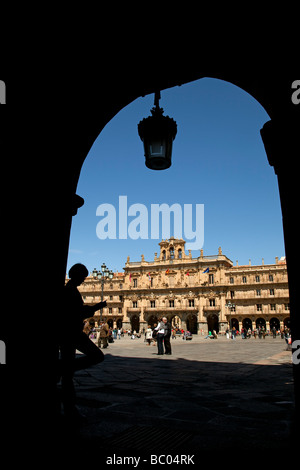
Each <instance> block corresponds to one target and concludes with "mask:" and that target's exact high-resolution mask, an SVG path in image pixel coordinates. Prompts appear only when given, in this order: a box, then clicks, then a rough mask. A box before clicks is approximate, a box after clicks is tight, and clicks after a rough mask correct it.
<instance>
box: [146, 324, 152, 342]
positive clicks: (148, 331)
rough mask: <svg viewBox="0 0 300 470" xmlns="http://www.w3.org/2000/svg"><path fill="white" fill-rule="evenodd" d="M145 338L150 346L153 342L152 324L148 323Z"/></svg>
mask: <svg viewBox="0 0 300 470" xmlns="http://www.w3.org/2000/svg"><path fill="white" fill-rule="evenodd" d="M145 340H146V342H147V344H148V346H150V344H151V341H152V328H151V326H150V325H148V328H147V330H146V333H145Z"/></svg>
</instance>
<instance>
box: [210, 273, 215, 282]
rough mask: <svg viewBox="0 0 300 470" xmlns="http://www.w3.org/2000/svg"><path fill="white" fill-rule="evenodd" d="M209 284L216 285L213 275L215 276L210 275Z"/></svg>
mask: <svg viewBox="0 0 300 470" xmlns="http://www.w3.org/2000/svg"><path fill="white" fill-rule="evenodd" d="M209 283H210V284H213V283H214V275H213V274H210V275H209Z"/></svg>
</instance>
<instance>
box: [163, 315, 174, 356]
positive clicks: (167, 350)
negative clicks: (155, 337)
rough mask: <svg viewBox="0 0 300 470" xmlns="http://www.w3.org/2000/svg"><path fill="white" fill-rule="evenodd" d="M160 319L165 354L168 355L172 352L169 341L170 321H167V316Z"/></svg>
mask: <svg viewBox="0 0 300 470" xmlns="http://www.w3.org/2000/svg"><path fill="white" fill-rule="evenodd" d="M162 321H163V323H164V329H165V331H164V346H165V354H167V355H169V356H170V355H171V354H172V349H171V343H170V338H171V330H172V326H171V323H170V322H169V321H168V319H167V317H163V319H162Z"/></svg>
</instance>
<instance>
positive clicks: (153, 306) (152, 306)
mask: <svg viewBox="0 0 300 470" xmlns="http://www.w3.org/2000/svg"><path fill="white" fill-rule="evenodd" d="M150 307H151V308H155V300H150Z"/></svg>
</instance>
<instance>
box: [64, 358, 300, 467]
mask: <svg viewBox="0 0 300 470" xmlns="http://www.w3.org/2000/svg"><path fill="white" fill-rule="evenodd" d="M151 356H152V357H150V358H144V357H140V358H139V357H121V356H112V355H110V354H106V360H105V361H104V363H102V364H101V365H98V366H94V367H93V368H91V369H89V370H86V371H81V372H77V373H76V376H75V381H76V393H77V405H78V407H79V409H80V410H81V411H82V412H83V413H84V415H85V419H84V420H83V421H82V422H81V423H80V425H79V426H78V427H77V428H74V427H73V426H72V427H70V428H65V426H66V423H65V424H64V425H63V427H62V428H61V429H63V433H64V435H65V432H66V429H67V432H69V433H70V434H71V435H72V436H73V438H74V439H75V440H76V441H77V442H80V444H81V445H94V446H96V447H97V449H99V450H101V452H100V455H102V458H103V459H104V457H105V456H110V455H113V454H116V455H120V456H122V455H146V456H147V455H150V454H151V453H156V454H157V453H163V454H174V453H175V454H176V453H177V454H178V453H179V454H193V455H195V456H196V457H197V458H200V457H201V458H202V457H203V456H204V455H205V456H206V455H207V456H210V455H211V456H213V455H214V453H215V452H216V451H218V452H238V451H240V450H243V451H245V452H253V450H254V449H255V451H260V450H261V451H264V452H269V451H270V452H272V451H275V450H278V449H280V451H282V452H291V450H292V443H293V442H294V439H295V430H294V429H293V419H294V397H293V380H292V366H291V364H286V363H285V364H281V365H279V364H277V365H258V364H246V363H242V362H240V363H235V364H232V363H226V362H199V361H195V360H187V359H180V358H179V359H177V358H176V359H175V358H172V357H168V358H166V357H160V358H157V357H154V351H153V355H152V354H151ZM154 449H155V451H154ZM103 463H105V461H104V460H103Z"/></svg>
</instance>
